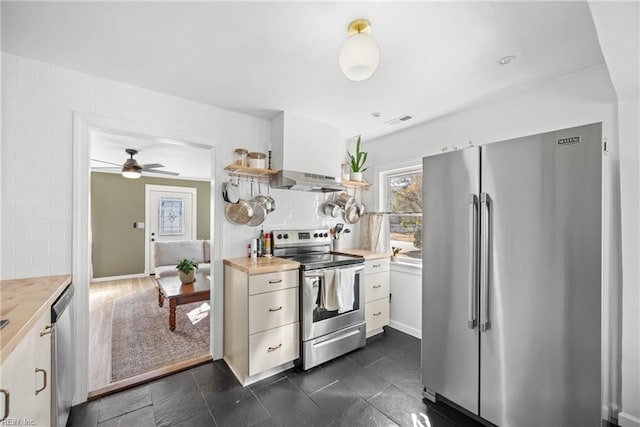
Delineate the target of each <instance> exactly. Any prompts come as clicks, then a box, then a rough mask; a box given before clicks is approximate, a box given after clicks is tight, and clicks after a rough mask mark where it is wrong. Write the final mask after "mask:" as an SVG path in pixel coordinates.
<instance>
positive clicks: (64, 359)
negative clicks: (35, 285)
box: [51, 285, 75, 427]
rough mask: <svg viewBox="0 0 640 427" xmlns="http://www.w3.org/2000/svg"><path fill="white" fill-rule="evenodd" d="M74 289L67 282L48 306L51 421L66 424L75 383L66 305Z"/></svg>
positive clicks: (68, 316)
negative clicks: (49, 315) (49, 321)
mask: <svg viewBox="0 0 640 427" xmlns="http://www.w3.org/2000/svg"><path fill="white" fill-rule="evenodd" d="M74 292H75V289H74V287H73V285H69V286H67V288H66V289H65V290H64V292H62V294H61V295H60V296H59V297H58V299H57V300H56V301H55V302H54V303H53V305H52V306H51V323H52V325H53V332H52V334H51V372H52V375H51V376H52V385H53V387H52V388H51V425H52V426H54V427H56V426H58V427H64V426H66V425H67V419H68V418H69V411H70V409H71V400H72V399H73V387H74V384H73V383H74V365H75V363H74V353H73V342H72V338H73V322H72V319H71V313H70V311H71V310H69V305H70V304H71V302H72V301H73V294H74Z"/></svg>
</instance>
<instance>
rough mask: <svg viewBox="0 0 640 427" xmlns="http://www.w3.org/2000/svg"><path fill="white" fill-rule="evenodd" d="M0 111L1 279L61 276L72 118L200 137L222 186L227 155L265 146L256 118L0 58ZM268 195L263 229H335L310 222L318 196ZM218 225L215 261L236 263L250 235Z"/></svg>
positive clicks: (67, 267) (264, 129) (316, 219)
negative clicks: (219, 250)
mask: <svg viewBox="0 0 640 427" xmlns="http://www.w3.org/2000/svg"><path fill="white" fill-rule="evenodd" d="M2 108H3V110H2V123H3V127H2V156H1V161H2V169H1V174H2V216H1V221H2V252H1V257H2V258H1V265H0V267H1V268H0V277H1V278H2V279H9V278H16V277H30V276H42V275H54V274H66V273H70V272H71V261H72V260H71V240H72V228H71V227H72V224H71V221H72V168H73V165H72V140H73V134H72V132H73V126H72V114H73V112H74V111H83V112H88V113H92V114H97V115H102V116H108V117H116V118H121V119H124V120H128V121H136V122H140V123H143V124H147V125H155V126H159V127H163V128H167V129H173V130H176V131H181V132H188V133H190V134H194V135H199V136H201V137H206V138H209V139H210V141H211V144H212V145H215V146H216V147H217V148H216V152H217V162H218V164H217V165H216V169H217V172H216V175H217V176H216V178H218V179H221V178H224V177H225V173H224V170H223V168H224V166H225V165H227V164H229V163H231V161H232V155H233V149H234V148H236V147H245V148H248V149H250V150H260V151H264V150H265V144H266V142H267V140H268V138H269V136H268V135H269V122H268V121H265V120H262V119H257V118H254V117H250V116H245V115H242V114H238V113H235V112H231V111H228V110H223V109H220V108H216V107H212V106H208V105H205V104H200V103H197V102H193V101H189V100H187V99H183V98H178V97H174V96H170V95H167V94H163V93H159V92H154V91H150V90H146V89H142V88H139V87H136V86H131V85H127V84H124V83H120V82H116V81H111V80H107V79H104V78H100V77H96V76H91V75H87V74H83V73H80V72H77V71H73V70H68V69H64V68H60V67H56V66H53V65H49V64H46V63H42V62H38V61H34V60H31V59H28V58H24V57H20V56H16V55H12V54H8V53H5V52H2ZM218 194H220V193H219V191H216V197H217V195H218ZM272 195H273V196H274V197H275V198H276V200H277V203H278V210H277V211H276V212H274V213H273V214H271V215H270V216H269V217H268V218H267V220H266V222H265V224H264V227H265V230H270V229H272V228H283V227H308V226H312V227H315V226H329V225H331V224H333V223H335V222H337V221H336V220H331V221H329V220H328V219H327V218H326V217H325V216H323V215H321V214H319V208H318V206H319V205H320V204H321V203H322V201H323V200H324V199H325V198H326V197H327V196H324V195H319V194H311V193H300V192H291V191H278V190H275V191H273V192H272ZM223 220H224V219H223ZM224 221H225V222H224V226H223V232H222V236H221V238H222V239H223V257H234V256H244V255H245V254H246V252H245V250H246V243H247V242H248V241H249V239H251V238H252V237H256V236H257V234H259V232H260V230H259V228H250V227H246V226H235V225H232V224H230V223H229V222H227V221H226V220H224Z"/></svg>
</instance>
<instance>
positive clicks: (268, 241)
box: [264, 233, 271, 256]
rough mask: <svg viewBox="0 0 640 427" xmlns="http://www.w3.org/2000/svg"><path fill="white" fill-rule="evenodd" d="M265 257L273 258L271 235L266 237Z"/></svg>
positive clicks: (268, 234)
mask: <svg viewBox="0 0 640 427" xmlns="http://www.w3.org/2000/svg"><path fill="white" fill-rule="evenodd" d="M264 255H265V256H271V233H265V235H264Z"/></svg>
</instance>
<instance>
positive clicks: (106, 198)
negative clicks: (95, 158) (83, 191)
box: [91, 172, 211, 278]
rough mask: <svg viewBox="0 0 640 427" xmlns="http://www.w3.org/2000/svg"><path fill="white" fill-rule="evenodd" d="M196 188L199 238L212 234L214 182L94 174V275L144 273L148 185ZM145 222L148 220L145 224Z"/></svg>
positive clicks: (92, 198) (92, 221) (92, 209)
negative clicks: (135, 225) (141, 226)
mask: <svg viewBox="0 0 640 427" xmlns="http://www.w3.org/2000/svg"><path fill="white" fill-rule="evenodd" d="M146 184H154V185H170V186H173V187H195V188H197V193H198V197H197V205H198V206H197V209H198V212H197V238H198V239H208V238H209V236H210V230H209V228H210V221H209V218H210V215H211V190H210V188H211V184H210V183H209V182H205V181H189V180H184V179H167V178H150V177H141V178H139V179H127V178H123V177H122V175H120V174H113V173H96V172H93V173H92V174H91V231H92V246H91V249H92V256H93V277H95V278H99V277H111V276H122V275H127V274H139V273H144V243H145V242H144V241H145V230H144V229H138V228H133V223H134V222H144V221H145V218H144V198H145V185H146ZM145 226H146V224H145Z"/></svg>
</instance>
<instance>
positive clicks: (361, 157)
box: [347, 135, 367, 181]
mask: <svg viewBox="0 0 640 427" xmlns="http://www.w3.org/2000/svg"><path fill="white" fill-rule="evenodd" d="M347 154H348V155H349V162H350V165H351V180H352V181H362V172H364V171H366V170H367V168H365V167H364V164H365V163H366V161H367V153H366V152H364V151H360V135H358V140H357V142H356V152H355V154H351V153H350V152H349V150H347Z"/></svg>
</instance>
